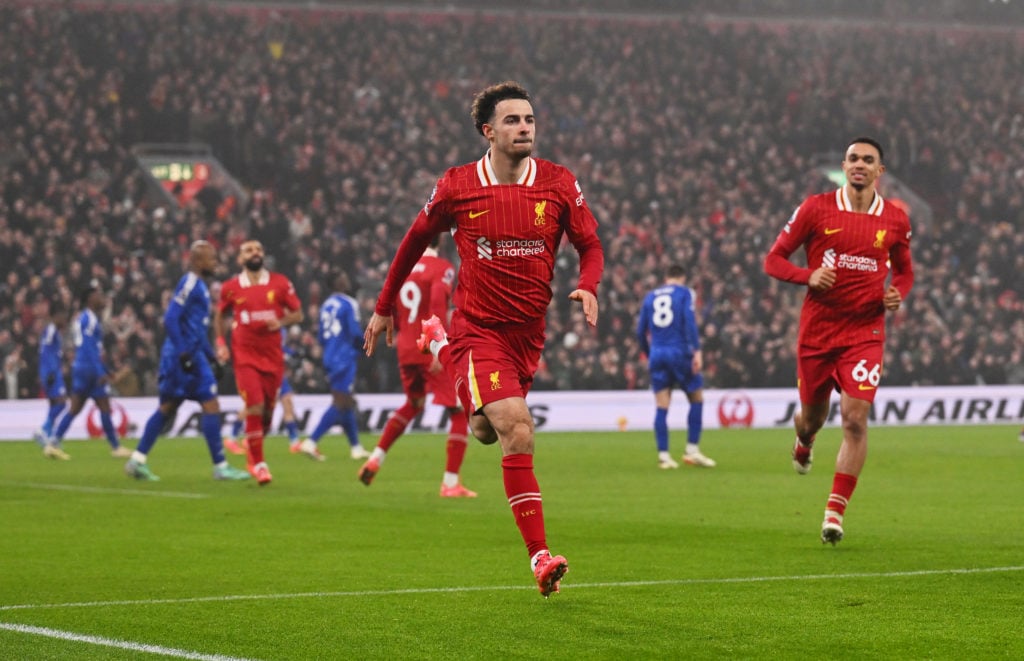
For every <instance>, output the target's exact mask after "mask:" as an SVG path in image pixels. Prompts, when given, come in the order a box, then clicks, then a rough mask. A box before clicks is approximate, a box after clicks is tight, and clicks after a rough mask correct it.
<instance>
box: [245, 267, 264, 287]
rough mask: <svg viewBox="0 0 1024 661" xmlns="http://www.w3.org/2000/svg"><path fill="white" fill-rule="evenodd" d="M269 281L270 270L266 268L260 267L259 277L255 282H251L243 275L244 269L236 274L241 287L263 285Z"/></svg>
mask: <svg viewBox="0 0 1024 661" xmlns="http://www.w3.org/2000/svg"><path fill="white" fill-rule="evenodd" d="M269 282H270V271H268V270H267V269H260V277H259V278H258V279H257V280H256V282H251V281H250V280H249V278H247V277H245V271H242V272H241V273H239V274H238V284H239V285H241V286H242V287H252V286H254V285H265V284H267V283H269Z"/></svg>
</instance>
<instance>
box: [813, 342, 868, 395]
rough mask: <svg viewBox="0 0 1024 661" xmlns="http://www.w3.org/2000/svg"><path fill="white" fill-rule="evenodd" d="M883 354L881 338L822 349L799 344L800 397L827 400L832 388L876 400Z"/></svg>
mask: <svg viewBox="0 0 1024 661" xmlns="http://www.w3.org/2000/svg"><path fill="white" fill-rule="evenodd" d="M883 354H884V347H883V344H882V341H881V340H878V341H871V342H863V343H861V344H855V345H853V346H851V347H835V348H824V349H823V348H818V347H809V346H806V345H801V346H800V349H799V352H798V357H797V377H798V379H799V387H800V401H801V402H804V403H806V404H820V403H823V402H826V401H828V399H829V396H830V395H831V394H832V390H833V389H834V388H838V389H839V390H840V391H841V392H844V393H846V394H847V395H849V396H850V397H855V398H857V399H863V400H866V401H868V402H873V401H875V393H876V392H877V391H878V385H879V383H881V381H882V356H883Z"/></svg>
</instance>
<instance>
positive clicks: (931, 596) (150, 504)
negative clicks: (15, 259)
mask: <svg viewBox="0 0 1024 661" xmlns="http://www.w3.org/2000/svg"><path fill="white" fill-rule="evenodd" d="M1017 432H1018V428H1017V427H1012V426H965V427H885V428H883V427H877V428H873V429H872V430H871V432H870V443H871V448H870V452H869V457H868V463H867V467H866V469H865V472H864V474H863V475H862V477H861V480H860V483H859V485H858V488H857V491H856V493H855V494H854V496H853V498H852V500H851V503H850V507H849V509H848V510H847V516H846V520H845V522H844V527H845V529H846V538H845V539H844V540H843V541H842V542H841V543H840V544H839V545H838V546H836V547H834V548H833V547H832V546H823V545H822V544H821V542H820V541H819V537H818V535H819V528H820V524H821V518H822V511H823V509H824V505H825V499H826V498H827V496H828V492H829V489H830V486H831V480H832V472H833V462H834V459H835V453H836V450H837V448H838V439H839V430H838V429H837V428H836V427H835V426H829V427H826V429H825V430H823V432H822V433H821V434H819V438H818V443H817V444H816V446H815V464H814V469H813V470H812V471H811V473H810V474H809V475H806V476H801V475H797V474H796V473H795V472H794V471H793V469H792V467H791V462H790V459H789V450H790V446H791V443H792V436H791V433H790V432H789V431H788V430H715V431H709V432H706V433H705V435H704V441H703V444H702V447H703V449H704V452H705V454H707V455H708V456H710V457H713V458H714V459H715V460H716V461H717V462H718V467H717V468H714V469H698V468H692V467H688V466H683V467H681V468H680V469H678V470H671V471H662V470H659V469H658V468H657V467H656V462H655V452H654V448H653V439H652V434H651V433H650V432H649V431H646V430H644V431H630V432H620V433H600V434H597V433H578V434H556V433H541V434H539V435H538V439H537V445H538V448H537V457H536V472H537V476H538V479H539V481H540V485H541V490H542V492H543V497H544V510H545V517H546V520H547V531H548V541H549V543H550V544H551V548H552V551H553V552H555V553H560V554H563V555H565V556H566V557H567V558H568V560H569V567H570V570H569V573H568V574H567V575H566V577H565V579H563V581H562V591H561V593H560V594H555V595H553V596H552V597H551V598H550V599H547V600H545V599H544V598H542V597H541V596H540V595H539V594H538V592H537V588H536V586H535V584H534V583H533V580H532V574H531V573H530V571H529V566H528V558H527V555H526V551H525V548H524V546H523V544H522V541H521V539H520V536H519V533H518V530H517V529H516V526H515V523H514V521H513V518H512V514H511V512H510V510H509V507H508V503H507V501H506V498H505V494H504V490H503V487H502V481H501V469H500V461H499V450H498V449H497V448H496V447H485V446H481V445H479V444H476V443H472V442H471V445H470V447H469V450H468V452H467V454H466V460H465V464H464V466H463V482H464V483H465V484H466V486H468V487H469V488H471V489H474V490H476V491H478V492H479V494H480V496H479V498H476V499H471V500H445V499H441V498H439V497H438V487H439V484H440V478H441V473H442V471H443V469H444V439H443V437H442V436H439V435H431V434H415V435H408V436H405V437H403V438H402V439H401V440H400V441H399V442H398V443H397V444H396V446H395V447H394V448H393V450H392V452H391V454H390V455H389V457H388V460H387V462H386V464H385V465H384V467H383V469H382V471H381V472H380V474H379V475H378V476H377V479H376V480H375V482H374V483H373V485H372V486H370V487H365V486H363V485H362V484H361V483H359V482H358V481H357V480H356V470H357V469H358V467H359V465H360V462H355V461H352V460H351V459H349V458H348V452H347V446H346V445H345V443H344V441H342V440H339V439H338V437H334V436H331V437H328V438H326V439H325V440H324V442H323V443H322V444H321V447H322V449H323V452H324V454H326V455H328V460H327V461H326V462H323V463H316V462H313V461H310V460H309V459H307V458H306V457H304V456H301V455H291V454H289V453H288V449H287V443H286V441H285V440H284V439H282V438H280V437H274V438H270V439H268V440H267V447H268V461H269V463H270V467H271V470H272V471H273V474H274V482H273V483H272V484H271V485H269V486H267V487H263V488H260V487H258V486H257V485H256V484H255V483H254V482H243V483H227V482H215V481H213V479H212V478H211V472H210V464H209V459H208V456H207V453H206V449H205V446H204V445H203V443H202V441H201V440H199V439H161V440H160V442H159V443H158V444H157V446H156V448H155V449H154V451H153V454H152V455H151V459H150V465H151V466H152V468H153V470H154V472H155V473H157V474H158V475H160V476H161V477H162V480H161V481H160V482H156V483H140V482H135V481H133V480H131V479H129V478H128V477H126V476H125V475H124V473H123V472H122V465H123V463H124V460H119V459H114V458H112V457H110V455H109V451H108V448H107V446H106V444H105V443H103V442H102V441H88V442H71V443H68V444H67V445H66V448H67V450H68V451H69V452H70V453H71V455H72V456H73V459H72V460H71V461H67V462H55V461H49V460H46V459H44V458H43V457H42V456H41V453H40V451H39V449H38V447H37V446H36V445H35V444H33V443H29V442H24V443H0V523H2V533H3V534H2V537H0V657H2V658H5V659H33V660H34V659H69V658H74V659H144V658H158V656H164V657H165V658H183V659H220V660H231V659H264V660H269V659H406V658H409V659H487V660H488V661H495V660H498V659H538V658H552V659H588V660H593V659H644V658H652V659H653V658H688V659H689V658H708V659H712V658H807V659H810V658H838V659H868V658H871V659H874V658H898V659H946V658H949V659H952V658H975V659H977V658H1006V659H1011V658H1015V659H1019V658H1022V657H1024V633H1022V628H1021V626H1022V625H1021V621H1022V615H1024V553H1022V550H1024V525H1022V522H1024V515H1022V512H1024V480H1022V478H1024V443H1020V442H1018V441H1017ZM684 438H685V432H679V431H676V432H674V434H673V444H674V447H673V451H674V453H675V454H679V453H680V452H681V451H682V449H683V440H684ZM375 442H376V436H369V435H364V438H363V444H364V445H366V446H367V447H372V445H373V444H374V443H375ZM130 445H131V446H134V440H132V441H131V442H130ZM240 459H241V458H240V457H231V461H232V463H233V464H234V465H235V466H240V465H241V464H242V463H243V462H242V461H240Z"/></svg>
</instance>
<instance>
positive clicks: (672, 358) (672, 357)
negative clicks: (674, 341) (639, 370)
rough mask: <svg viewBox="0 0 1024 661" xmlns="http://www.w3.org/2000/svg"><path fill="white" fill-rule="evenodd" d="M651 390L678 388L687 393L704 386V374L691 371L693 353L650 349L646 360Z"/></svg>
mask: <svg viewBox="0 0 1024 661" xmlns="http://www.w3.org/2000/svg"><path fill="white" fill-rule="evenodd" d="M648 366H649V367H650V372H651V390H653V391H655V392H657V391H659V390H664V389H665V388H669V389H672V388H680V389H681V390H682V391H683V392H685V393H687V394H689V393H692V392H694V391H697V390H700V389H701V388H703V387H704V375H703V374H694V373H693V354H689V353H683V352H682V351H651V357H650V361H649V362H648Z"/></svg>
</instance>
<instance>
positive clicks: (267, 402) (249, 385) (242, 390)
mask: <svg viewBox="0 0 1024 661" xmlns="http://www.w3.org/2000/svg"><path fill="white" fill-rule="evenodd" d="M283 368H284V366H283V365H282V369H281V371H280V372H264V371H262V370H258V369H256V368H255V367H253V366H251V365H236V366H235V384H236V385H237V386H238V394H239V395H241V396H242V401H243V402H245V406H246V408H248V407H250V406H258V405H260V404H262V405H263V410H264V411H272V410H273V409H274V403H275V401H276V400H277V392H278V391H279V390H280V389H281V381H282V380H284V369H283Z"/></svg>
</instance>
